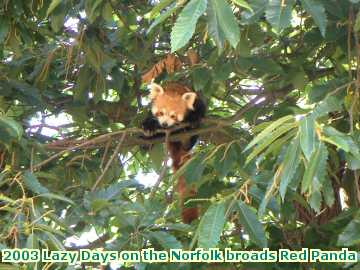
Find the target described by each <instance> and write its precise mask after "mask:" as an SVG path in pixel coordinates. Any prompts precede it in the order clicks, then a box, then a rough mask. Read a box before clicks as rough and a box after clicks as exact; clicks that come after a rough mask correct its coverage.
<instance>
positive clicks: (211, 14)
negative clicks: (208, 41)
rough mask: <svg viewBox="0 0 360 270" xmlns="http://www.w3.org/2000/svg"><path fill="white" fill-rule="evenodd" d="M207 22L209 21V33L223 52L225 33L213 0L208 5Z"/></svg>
mask: <svg viewBox="0 0 360 270" xmlns="http://www.w3.org/2000/svg"><path fill="white" fill-rule="evenodd" d="M207 23H208V32H209V35H210V37H212V38H213V39H214V41H215V44H216V46H217V47H218V48H219V51H220V52H221V51H222V50H223V48H224V43H225V34H224V32H223V30H222V29H221V26H220V22H219V18H218V16H217V15H216V9H215V7H214V5H213V1H210V2H209V5H208V9H207Z"/></svg>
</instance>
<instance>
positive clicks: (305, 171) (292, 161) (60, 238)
mask: <svg viewBox="0 0 360 270" xmlns="http://www.w3.org/2000/svg"><path fill="white" fill-rule="evenodd" d="M359 6H360V3H359V1H357V0H341V1H337V0H300V1H295V0H282V1H281V0H232V1H227V0H190V1H186V0H180V1H176V0H161V1H155V0H154V1H140V0H134V1H127V0H124V1H115V0H86V1H85V0H82V1H75V0H64V1H59V0H41V1H40V0H33V1H21V0H12V1H9V0H1V1H0V59H1V63H0V170H1V173H0V249H3V248H6V247H8V248H13V247H19V248H25V247H26V248H38V247H41V248H50V249H53V250H64V249H79V248H84V247H86V248H98V247H99V248H100V247H101V248H105V249H108V250H139V249H141V248H150V247H153V248H155V249H170V248H184V249H192V248H196V247H206V248H209V247H219V248H221V249H224V248H226V247H228V248H232V249H234V250H252V249H256V248H261V247H269V248H270V249H272V250H277V249H279V248H284V247H285V248H291V249H300V248H301V247H312V248H322V249H327V250H331V249H338V248H341V247H342V246H346V247H350V248H352V249H355V250H356V249H357V250H359V247H360V233H359V224H360V212H359V206H360V188H359V186H360V179H359V173H360V172H359V170H360V123H359V118H360V90H359V87H360V41H359V31H360V13H359V12H358V10H359ZM189 49H191V50H189ZM171 52H174V53H175V54H177V55H178V56H179V58H180V59H182V60H183V62H184V65H182V68H181V69H180V70H178V71H177V72H175V73H172V72H168V73H167V74H166V72H165V73H162V74H160V76H159V78H158V80H162V81H164V80H180V81H182V82H185V83H187V84H189V85H191V86H192V88H193V89H195V90H198V91H201V92H202V95H203V96H204V98H205V99H206V101H207V103H208V106H209V111H208V116H207V118H206V119H205V120H204V121H203V123H202V126H201V127H200V128H198V129H196V130H192V131H190V132H187V133H183V134H178V135H176V136H172V137H170V139H176V138H177V139H178V138H182V137H185V136H189V135H191V134H199V135H200V142H199V144H198V145H197V146H196V148H195V149H194V153H193V158H192V159H191V160H190V161H188V162H187V163H186V165H185V166H184V167H182V168H181V170H180V171H179V173H178V175H179V174H184V175H185V176H186V178H187V181H189V182H191V183H192V184H194V185H196V186H197V188H198V195H197V198H196V203H198V204H199V205H200V206H201V210H202V211H201V212H202V213H201V218H200V219H199V220H197V221H195V222H193V223H192V224H191V225H186V224H182V223H181V220H180V209H179V205H178V198H177V194H176V192H173V187H174V185H175V182H176V176H178V175H175V176H174V175H172V174H171V171H170V170H169V169H168V168H167V166H166V154H165V153H166V149H164V148H163V146H162V144H161V143H162V142H164V139H161V138H160V139H154V140H150V141H149V140H144V139H143V138H142V137H141V135H142V130H141V129H140V128H139V126H140V122H141V120H142V119H143V118H144V117H145V116H146V114H147V111H148V108H147V106H146V104H147V103H148V99H147V94H148V91H147V88H146V83H143V82H142V75H143V74H146V72H148V71H149V70H151V68H152V67H153V66H154V65H155V64H156V63H159V61H161V60H162V59H165V58H166V57H167V56H168V55H169V54H170V53H171ZM189 52H196V53H197V55H198V61H196V62H194V63H195V64H191V63H192V62H191V57H190V56H191V55H190V53H189ZM186 56H187V57H186ZM186 59H188V60H186ZM189 59H190V60H189ZM187 61H188V62H189V61H190V64H189V63H188V62H187ZM150 145H152V147H149V146H150ZM154 175H155V177H154ZM149 177H150V178H151V177H152V178H154V179H153V180H155V181H154V183H155V184H154V185H143V184H144V182H143V180H144V178H149ZM191 203H193V202H191ZM89 231H95V232H96V235H97V236H98V239H97V240H95V241H94V242H91V243H89V244H88V245H85V246H74V244H71V243H69V240H68V241H66V242H65V240H66V239H68V238H69V237H72V236H81V235H83V234H84V233H86V232H89ZM93 234H95V233H93ZM70 242H71V241H70ZM205 266H206V268H204V269H213V267H214V268H216V267H218V268H216V269H249V267H251V269H275V268H276V269H303V265H300V264H296V263H294V264H291V265H288V264H284V263H273V264H270V263H268V264H260V263H252V264H243V263H239V264H231V265H226V264H224V265H221V266H219V265H217V266H216V265H214V266H213V265H211V264H209V265H205ZM308 266H309V265H308ZM4 267H5V268H4ZM11 267H13V268H11ZM28 267H29V269H43V267H45V264H37V265H35V264H33V265H31V264H29V265H28ZM49 267H50V268H47V269H77V268H76V267H75V268H74V267H72V266H67V265H65V264H54V265H51V266H49ZM121 267H122V268H121V269H146V270H151V269H199V267H200V264H197V265H195V264H194V265H190V264H183V265H181V264H170V263H169V264H164V265H162V264H126V265H123V266H121ZM219 267H222V268H219ZM309 267H310V268H312V269H315V268H316V269H345V268H346V269H359V264H357V265H351V264H346V265H345V264H341V263H332V264H320V263H311V265H310V266H309ZM0 268H4V269H10V268H11V269H18V268H17V266H16V265H13V266H10V265H5V264H1V263H0Z"/></svg>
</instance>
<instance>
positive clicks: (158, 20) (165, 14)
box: [146, 3, 179, 35]
mask: <svg viewBox="0 0 360 270" xmlns="http://www.w3.org/2000/svg"><path fill="white" fill-rule="evenodd" d="M178 8H179V6H178V5H176V3H173V4H172V5H171V6H170V7H169V8H168V9H167V10H166V11H165V12H163V13H161V14H160V15H159V16H157V17H156V19H155V20H154V21H153V22H152V24H151V25H150V27H149V29H148V30H147V31H146V34H147V35H148V34H149V33H150V32H151V31H152V30H153V29H154V28H155V27H156V26H157V25H158V24H160V23H162V22H163V21H165V20H166V19H167V18H168V17H170V16H171V15H172V14H173V13H174V12H175V11H176V10H177V9H178Z"/></svg>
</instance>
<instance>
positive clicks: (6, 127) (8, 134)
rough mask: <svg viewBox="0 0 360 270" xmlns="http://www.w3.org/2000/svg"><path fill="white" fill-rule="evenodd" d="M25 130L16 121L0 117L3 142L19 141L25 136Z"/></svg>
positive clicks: (0, 132)
mask: <svg viewBox="0 0 360 270" xmlns="http://www.w3.org/2000/svg"><path fill="white" fill-rule="evenodd" d="M23 133H24V131H23V128H22V127H21V126H20V125H19V124H18V122H16V121H15V120H13V119H11V118H9V117H6V116H0V136H1V140H2V141H4V142H7V143H10V142H11V139H12V140H16V141H19V140H20V139H21V137H22V135H23Z"/></svg>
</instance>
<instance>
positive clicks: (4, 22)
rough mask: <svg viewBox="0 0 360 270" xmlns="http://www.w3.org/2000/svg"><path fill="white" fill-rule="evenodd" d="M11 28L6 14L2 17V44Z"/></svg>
mask: <svg viewBox="0 0 360 270" xmlns="http://www.w3.org/2000/svg"><path fill="white" fill-rule="evenodd" d="M9 30H10V22H9V19H8V18H6V16H1V17H0V44H1V43H3V41H4V40H5V38H6V37H7V35H8V33H9Z"/></svg>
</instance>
